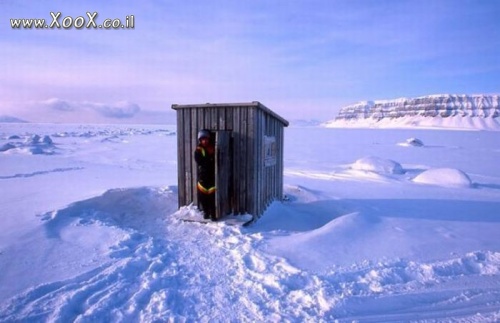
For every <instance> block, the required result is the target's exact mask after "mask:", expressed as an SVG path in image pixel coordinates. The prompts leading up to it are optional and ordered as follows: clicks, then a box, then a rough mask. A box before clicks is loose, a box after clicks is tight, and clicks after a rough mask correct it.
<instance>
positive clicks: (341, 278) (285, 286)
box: [0, 123, 500, 322]
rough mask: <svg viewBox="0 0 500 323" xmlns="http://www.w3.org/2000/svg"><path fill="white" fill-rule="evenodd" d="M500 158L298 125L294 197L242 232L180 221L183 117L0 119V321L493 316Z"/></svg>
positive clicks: (419, 133) (489, 135)
mask: <svg viewBox="0 0 500 323" xmlns="http://www.w3.org/2000/svg"><path fill="white" fill-rule="evenodd" d="M474 126H476V125H474ZM469 130H470V129H469ZM499 160H500V131H463V130H457V131H446V130H428V129H427V130H417V129H341V128H335V129H329V128H322V127H289V128H287V129H286V130H285V174H284V175H285V179H284V182H285V194H286V199H285V200H284V201H283V202H278V201H277V202H274V203H273V204H271V205H270V206H269V208H268V209H267V211H266V213H265V214H264V215H263V217H262V218H261V219H260V220H259V221H258V222H256V223H255V224H253V225H251V226H250V227H240V226H231V225H227V224H225V223H223V222H217V223H210V224H200V223H186V222H182V221H179V220H178V219H177V218H176V214H178V213H179V212H186V211H189V212H192V211H193V210H192V208H181V210H180V211H179V210H178V205H177V193H176V186H177V156H176V135H175V126H158V125H155V126H152V125H146V126H145V125H120V126H118V125H61V124H59V125H53V124H29V123H25V124H7V123H5V124H0V192H1V194H0V205H1V208H0V223H1V226H2V234H1V235H0V272H1V273H2V275H0V321H1V322H19V321H21V322H24V321H25V322H28V321H29V322H37V321H38V322H45V321H49V322H73V321H75V322H139V321H140V322H164V321H173V322H209V321H221V322H302V321H305V322H333V321H339V322H351V321H359V322H391V321H395V322H401V321H405V322H406V321H416V322H443V321H444V322H496V321H499V320H500V239H499V232H500V167H498V161H499Z"/></svg>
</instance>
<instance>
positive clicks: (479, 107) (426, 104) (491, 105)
mask: <svg viewBox="0 0 500 323" xmlns="http://www.w3.org/2000/svg"><path fill="white" fill-rule="evenodd" d="M498 117H500V95H452V94H442V95H429V96H423V97H418V98H400V99H395V100H383V101H364V102H359V103H356V104H353V105H349V106H346V107H343V108H342V109H341V110H340V111H339V113H338V115H337V117H336V118H335V119H334V120H331V121H328V122H326V123H324V124H322V125H323V126H325V127H349V126H351V127H355V126H359V127H391V126H395V127H399V126H401V127H419V126H421V127H422V126H424V127H444V128H481V129H485V130H490V129H491V130H500V118H498ZM497 128H498V129H497Z"/></svg>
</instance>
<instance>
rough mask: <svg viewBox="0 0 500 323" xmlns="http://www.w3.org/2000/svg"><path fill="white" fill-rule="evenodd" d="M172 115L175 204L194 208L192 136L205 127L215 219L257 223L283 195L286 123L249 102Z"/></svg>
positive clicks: (179, 108)
mask: <svg viewBox="0 0 500 323" xmlns="http://www.w3.org/2000/svg"><path fill="white" fill-rule="evenodd" d="M172 109H174V110H176V113H177V151H178V156H177V161H178V185H179V186H178V192H179V206H184V205H189V204H191V203H193V202H194V204H195V205H196V204H198V201H197V192H196V180H197V179H196V162H195V161H194V159H193V153H194V150H195V148H196V145H197V143H198V140H197V133H198V131H199V130H201V129H208V130H210V131H211V132H212V134H213V135H214V136H212V137H213V138H215V139H214V144H215V148H216V187H217V190H216V215H217V218H222V217H224V216H226V215H228V214H234V215H239V214H251V215H252V216H253V219H254V220H256V219H258V218H259V217H260V216H261V215H262V214H263V213H264V211H265V209H266V208H267V206H268V205H269V204H270V203H271V202H272V201H274V200H281V199H282V197H283V143H284V127H286V126H288V121H286V120H285V119H283V118H282V117H280V116H279V115H277V114H276V113H274V112H273V111H271V110H270V109H268V108H267V107H265V106H264V105H263V104H262V103H260V102H257V101H254V102H249V103H222V104H211V103H206V104H189V105H177V104H174V105H172Z"/></svg>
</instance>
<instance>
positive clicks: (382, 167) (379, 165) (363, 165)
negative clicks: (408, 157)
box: [351, 156, 404, 174]
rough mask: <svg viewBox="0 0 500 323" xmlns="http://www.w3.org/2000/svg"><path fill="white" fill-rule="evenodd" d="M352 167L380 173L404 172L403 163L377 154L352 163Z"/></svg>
mask: <svg viewBox="0 0 500 323" xmlns="http://www.w3.org/2000/svg"><path fill="white" fill-rule="evenodd" d="M351 167H352V169H354V170H361V171H369V172H374V173H379V174H403V173H404V170H403V167H402V166H401V164H399V163H398V162H395V161H393V160H390V159H383V158H380V157H375V156H368V157H363V158H361V159H358V160H356V162H355V163H354V164H352V166H351Z"/></svg>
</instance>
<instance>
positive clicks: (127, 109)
mask: <svg viewBox="0 0 500 323" xmlns="http://www.w3.org/2000/svg"><path fill="white" fill-rule="evenodd" d="M90 108H91V109H94V110H95V111H96V112H98V113H100V114H101V115H103V116H105V117H107V118H118V119H122V118H132V117H133V116H135V115H136V114H137V113H138V112H140V111H141V108H140V107H139V105H137V104H135V103H130V102H118V103H116V104H114V105H99V104H97V105H96V104H92V105H90Z"/></svg>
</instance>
